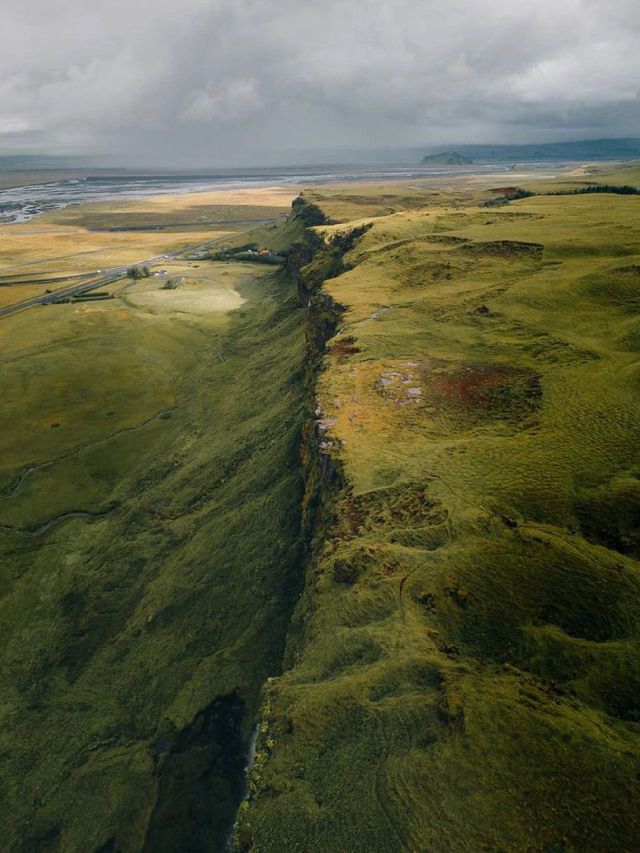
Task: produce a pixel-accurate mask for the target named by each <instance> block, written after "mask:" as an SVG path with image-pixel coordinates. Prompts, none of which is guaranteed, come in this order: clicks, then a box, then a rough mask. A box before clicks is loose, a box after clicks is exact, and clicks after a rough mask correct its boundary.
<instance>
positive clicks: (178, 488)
mask: <svg viewBox="0 0 640 853" xmlns="http://www.w3.org/2000/svg"><path fill="white" fill-rule="evenodd" d="M637 174H638V172H637V169H635V168H634V169H627V170H625V169H620V170H618V171H616V172H615V173H612V174H606V173H599V174H597V175H592V174H588V175H586V176H581V175H575V176H567V175H561V176H560V177H559V178H558V179H556V180H550V179H545V180H544V181H542V180H540V181H537V182H535V181H531V182H530V183H527V184H526V186H527V188H528V189H529V190H531V191H532V192H534V193H535V195H533V196H532V197H528V198H521V199H519V200H515V201H510V202H505V203H500V204H498V205H495V206H494V205H491V206H487V205H486V202H487V201H491V199H494V198H495V197H496V194H500V193H501V192H502V190H501V189H500V184H499V183H498V184H496V186H493V185H490V184H489V183H488V180H487V181H477V182H474V181H473V180H471V179H466V178H465V180H464V181H456V180H455V179H453V178H451V179H447V180H444V179H439V180H437V181H420V182H416V181H412V182H410V183H409V182H407V183H403V182H400V181H397V182H394V183H393V184H386V185H385V184H375V183H371V184H357V185H349V186H343V187H335V186H333V187H326V186H323V187H316V188H311V189H309V190H308V191H305V193H304V194H303V196H302V198H301V199H300V200H297V201H296V202H295V203H294V206H293V210H292V212H291V214H290V215H289V217H288V219H287V220H286V222H282V221H278V222H264V221H263V220H265V219H270V218H271V216H270V214H271V213H274V214H277V212H278V210H281V209H282V208H281V201H279V199H281V196H280V195H279V194H278V192H279V191H276V190H273V189H272V190H269V191H264V192H263V191H260V192H263V195H262V197H261V198H262V201H258V200H255V199H254V202H255V203H254V204H253V206H252V205H251V204H249V203H246V200H245V202H243V197H240V200H239V202H238V199H233V198H231V197H230V198H229V204H228V205H227V206H226V211H223V210H220V209H219V205H220V204H221V202H220V201H219V200H218V199H217V198H215V199H211V198H210V199H208V201H207V202H206V203H205V200H203V199H199V200H198V199H195V200H190V199H189V198H186V197H183V198H181V199H180V201H179V202H178V201H176V202H175V209H174V208H173V207H172V203H171V201H170V200H169V199H164V200H162V201H161V202H157V203H155V202H154V204H151V203H148V204H146V205H142V204H141V205H138V206H136V205H129V204H125V205H124V206H123V207H122V209H120V208H118V209H116V210H110V209H109V208H108V206H102V207H100V206H95V205H93V206H87V207H86V209H83V208H75V209H73V210H72V209H69V211H64V212H62V213H61V214H56V216H57V217H58V219H56V220H55V221H53V220H51V221H49V220H45V219H44V218H43V219H41V220H39V221H34V223H32V224H30V225H28V226H24V227H23V226H19V227H18V226H16V229H15V230H14V231H10V229H9V228H7V229H5V230H7V231H8V237H7V241H6V243H5V244H3V245H4V254H2V253H0V255H2V256H1V257H0V266H1V264H2V262H4V264H5V266H6V267H7V268H8V269H14V267H13V266H12V264H19V265H20V269H23V268H24V267H25V265H28V267H30V266H31V260H33V261H34V264H33V268H34V273H33V274H34V275H36V274H38V275H40V273H41V272H42V274H46V273H47V270H48V269H49V271H50V272H51V273H52V274H56V275H61V274H62V273H63V272H68V271H71V272H77V271H80V270H82V269H83V265H86V263H87V261H86V256H85V255H83V252H84V251H85V250H86V252H87V253H88V254H89V255H90V256H91V257H94V256H95V255H94V253H98V254H99V256H100V258H101V259H109V260H110V259H111V258H113V259H114V262H115V259H116V258H118V259H124V258H129V257H132V258H133V257H138V258H139V257H140V252H141V251H142V254H143V255H144V254H145V253H149V254H150V252H151V250H153V251H156V250H157V248H158V247H159V246H161V245H162V246H167V247H168V246H169V245H174V244H175V243H176V241H178V242H180V243H182V244H186V243H188V242H189V241H191V242H193V243H197V242H199V241H200V240H201V239H202V236H201V230H202V229H201V227H200V225H197V224H194V223H195V222H196V220H195V219H194V212H197V213H198V215H199V216H202V217H208V219H207V223H206V225H205V224H203V225H202V228H203V229H205V230H206V229H209V228H210V229H211V234H214V233H216V229H217V228H221V229H222V230H221V231H219V232H217V233H220V234H224V235H225V236H224V242H225V245H228V246H230V247H231V246H235V247H237V246H241V245H244V244H246V243H248V242H251V243H254V244H256V245H259V246H261V247H268V248H270V249H272V250H273V251H274V252H277V253H279V254H280V255H282V256H283V258H284V264H283V267H282V268H279V269H276V270H275V271H274V268H270V267H266V266H260V265H257V264H251V263H239V262H237V261H229V262H220V261H211V260H200V261H188V260H180V261H177V260H176V261H171V262H164V261H163V267H162V268H163V269H166V272H165V273H164V274H163V275H161V276H159V277H153V276H152V277H150V278H145V279H142V280H139V281H130V280H122V281H118V282H115V283H113V284H111V285H109V286H108V287H107V288H105V289H106V290H108V292H109V294H110V295H111V296H112V297H113V298H110V299H105V300H104V301H98V302H91V301H81V302H76V303H73V302H71V303H67V304H60V305H47V306H38V307H35V308H32V309H30V310H28V311H24V312H23V313H19V314H16V315H13V316H10V317H6V318H3V319H0V346H2V351H3V361H2V366H0V376H1V379H2V387H3V389H4V390H5V396H4V405H3V408H2V412H1V413H0V571H1V573H2V584H1V590H2V593H1V595H0V632H1V633H0V637H1V640H2V642H1V645H0V648H1V649H2V652H1V658H0V659H1V665H2V675H3V678H2V681H1V682H0V715H1V716H0V723H1V725H0V753H1V755H2V759H3V760H2V762H1V763H0V825H1V826H2V828H3V832H2V844H1V845H0V846H2V848H3V850H4V849H6V850H7V851H11V853H85V851H89V853H136V851H144V853H183V851H192V853H200V851H202V853H212V851H223V850H226V849H230V848H231V847H232V848H233V849H235V850H236V851H238V853H248V851H252V853H267V851H269V853H352V851H353V853H356V852H358V853H359V851H362V853H394V851H411V852H412V853H413V851H415V853H417V852H418V851H433V853H440V851H451V853H475V851H495V853H498V851H500V853H521V851H531V853H561V851H573V853H582V851H589V853H623V851H633V850H637V849H640V808H639V807H638V803H639V802H640V462H639V460H640V405H639V404H638V399H639V395H638V391H639V388H640V355H639V353H640V197H637V196H633V195H628V196H623V195H616V194H608V193H606V194H603V193H598V194H584V195H551V194H549V193H553V192H556V191H557V190H558V189H561V190H563V191H564V190H572V189H575V188H579V187H580V186H583V185H584V183H583V181H586V182H587V183H588V184H589V185H591V184H592V183H595V182H598V181H599V182H601V183H603V184H611V183H616V184H625V185H626V184H631V185H637V184H638V177H637ZM279 204H280V207H279ZM241 208H242V209H241ZM63 220H64V221H63ZM201 221H202V222H203V223H204V219H203V220H201ZM218 221H220V222H225V223H227V224H226V225H225V226H224V228H223V227H222V226H218V225H217V224H216V223H218ZM250 221H256V222H261V224H259V225H258V227H256V228H255V229H253V230H252V231H246V230H245V228H246V227H247V226H246V223H247V222H250ZM157 226H162V228H164V226H166V228H167V230H168V231H169V232H171V233H170V234H165V233H164V231H154V230H153V229H155V228H156V227H157ZM120 227H123V228H134V229H135V228H138V227H141V228H143V229H146V230H143V232H140V233H139V232H137V231H127V232H126V233H124V232H123V233H120V234H112V233H111V232H109V231H108V230H106V229H109V228H120ZM92 228H94V229H96V230H95V231H92V230H91V229H92ZM30 239H33V240H34V241H35V242H34V245H33V247H32V249H31V251H32V252H37V253H38V257H37V258H32V257H31V255H30V250H29V240H30ZM112 240H115V242H113V243H112ZM136 241H139V243H138V244H137V243H136ZM74 247H75V253H71V254H69V252H70V250H71V249H74ZM47 253H49V254H47ZM47 257H49V258H50V260H49V261H47ZM119 262H123V261H122V260H119ZM101 263H102V261H101ZM48 264H49V266H48ZM156 271H157V270H156ZM0 272H1V270H0ZM9 275H12V274H11V273H9ZM169 280H171V282H172V284H171V287H168V286H167V282H168V281H169ZM174 285H175V286H174ZM38 286H39V285H38ZM16 289H17V288H16ZM20 289H21V290H22V289H23V288H22V286H21V287H20ZM24 289H26V286H25V287H24ZM256 726H257V731H258V740H257V748H256V755H255V762H251V765H252V766H251V769H250V772H249V774H248V780H247V778H245V774H244V768H245V765H246V764H247V761H248V753H249V752H250V743H251V740H252V734H253V732H254V731H255V729H256ZM247 786H248V790H249V793H250V795H249V796H248V797H245V795H246V793H247ZM239 805H240V809H239V812H237V809H238V806H239ZM236 818H237V823H236V825H235V830H234V820H236ZM232 836H233V837H232Z"/></svg>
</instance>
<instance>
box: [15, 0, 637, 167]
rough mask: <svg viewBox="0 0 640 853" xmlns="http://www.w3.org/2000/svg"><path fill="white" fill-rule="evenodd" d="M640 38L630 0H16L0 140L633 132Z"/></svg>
mask: <svg viewBox="0 0 640 853" xmlns="http://www.w3.org/2000/svg"><path fill="white" fill-rule="evenodd" d="M6 5H9V4H8V3H7V4H6ZM639 48H640V7H639V6H638V5H637V4H636V3H635V2H627V0H608V2H607V0H537V2H529V0H527V2H524V0H447V2H442V0H438V2H432V0H394V2H390V0H375V2H374V0H340V2H338V0H324V2H322V3H319V2H317V0H315V2H306V1H305V0H295V2H294V0H233V2H231V0H181V3H179V4H178V3H176V2H175V0H172V2H167V0H102V2H100V3H94V4H87V2H86V0H57V2H56V0H25V2H22V3H17V2H16V3H11V8H9V9H5V10H3V26H2V31H1V32H0V146H2V147H3V148H5V149H7V148H8V147H10V146H11V147H13V148H16V147H18V146H19V145H20V144H21V143H22V144H25V145H31V146H34V147H38V148H40V149H43V148H46V149H48V150H77V151H80V150H95V149H96V148H98V149H100V150H103V151H111V152H114V153H118V152H123V153H130V154H131V155H134V156H137V157H140V156H142V155H143V154H144V153H145V152H149V156H152V157H153V156H158V157H165V158H166V157H173V159H185V160H188V159H189V157H192V156H193V157H197V158H199V159H200V160H203V159H207V158H208V159H216V158H217V159H218V160H220V159H227V160H233V159H234V158H235V159H237V158H238V157H243V156H249V157H250V156H252V155H255V154H258V153H259V152H264V151H265V150H268V149H277V148H291V147H302V146H305V145H312V146H315V147H319V146H323V145H327V146H333V147H337V146H340V145H357V146H363V145H375V144H379V145H391V144H393V145H398V146H402V145H414V144H423V143H426V144H428V143H436V144H437V143H439V142H441V141H445V140H465V141H473V140H476V141H483V140H486V141H489V140H502V141H520V140H524V139H532V138H543V137H546V138H554V137H562V136H576V135H580V134H587V135H594V134H596V135H602V136H618V135H627V134H636V133H639V132H640V118H639V116H638V99H639V93H638V89H639V85H640V84H639V81H640V49H639Z"/></svg>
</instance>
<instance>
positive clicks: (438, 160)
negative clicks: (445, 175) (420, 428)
mask: <svg viewBox="0 0 640 853" xmlns="http://www.w3.org/2000/svg"><path fill="white" fill-rule="evenodd" d="M422 162H423V163H428V164H434V165H435V164H439V165H442V166H470V165H471V164H472V163H473V160H471V159H469V157H463V156H462V154H458V152H457V151H442V152H441V153H440V154H426V155H425V156H424V157H423V158H422Z"/></svg>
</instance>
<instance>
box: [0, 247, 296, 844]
mask: <svg viewBox="0 0 640 853" xmlns="http://www.w3.org/2000/svg"><path fill="white" fill-rule="evenodd" d="M191 267H193V268H194V269H192V270H191V275H192V279H193V280H187V281H183V283H181V284H180V287H179V288H178V289H177V290H164V291H163V290H162V289H161V282H158V281H156V280H147V281H143V282H140V283H138V284H135V285H132V286H131V287H130V288H128V289H127V290H126V291H125V292H123V293H122V294H121V296H120V298H117V299H114V300H110V301H105V302H101V303H99V304H78V305H60V306H49V307H47V308H36V309H33V310H31V311H27V312H24V313H22V314H18V315H16V316H15V317H11V318H8V319H6V320H4V321H3V322H2V324H0V341H1V345H2V352H3V363H2V367H1V368H0V374H1V377H2V388H3V392H4V393H3V408H2V415H1V422H0V423H1V427H2V429H1V431H0V433H1V434H0V567H1V576H0V577H1V580H0V638H1V642H0V663H1V666H2V681H1V683H0V754H1V756H2V761H1V762H0V826H1V827H2V830H1V833H0V835H1V836H2V841H1V842H0V847H1V848H2V850H5V851H25V853H36V852H37V851H52V853H53V851H60V853H90V851H102V853H106V851H112V852H113V853H115V851H118V853H127V851H141V850H145V851H150V853H151V851H153V853H158V851H186V850H192V851H195V850H197V851H207V850H212V851H215V850H221V849H222V848H223V845H224V837H225V833H227V832H229V831H230V828H231V825H232V823H233V816H234V812H235V809H236V806H237V803H238V801H239V799H240V797H241V795H242V789H243V784H244V783H243V779H242V770H243V767H244V763H245V754H246V749H247V744H248V743H249V740H250V735H251V729H252V726H253V724H254V721H255V713H256V703H257V697H258V693H259V690H260V688H261V685H262V683H263V682H264V680H265V679H266V678H267V676H269V675H271V674H273V673H275V672H278V671H279V668H280V661H281V657H282V648H283V643H284V637H285V632H286V628H287V621H288V613H289V611H290V608H291V607H292V606H293V603H294V601H295V597H296V594H297V592H298V590H299V585H300V580H299V578H300V574H301V569H300V563H299V561H300V555H301V542H300V522H299V518H300V501H301V489H302V483H301V474H300V465H299V452H298V449H299V432H300V425H301V418H302V406H303V403H304V391H303V387H302V383H301V382H300V371H301V369H302V364H303V359H304V339H303V322H302V320H303V312H302V310H301V309H300V308H299V303H298V300H297V297H296V295H295V291H294V289H293V288H292V286H291V284H290V283H288V282H287V281H286V280H285V279H284V278H283V277H282V276H279V277H278V276H274V274H273V273H265V271H264V268H258V267H251V266H246V267H243V268H239V267H235V266H233V265H212V264H206V263H202V264H200V265H194V264H192V265H191ZM196 267H197V268H196ZM215 269H217V270H218V272H217V273H214V272H212V270H215ZM216 275H217V276H218V277H219V278H220V285H219V288H218V289H221V293H222V297H224V295H225V294H227V293H228V292H229V287H230V286H231V285H230V284H227V283H226V282H229V281H231V282H232V283H233V284H234V286H235V288H236V290H237V293H238V294H239V296H238V299H239V300H240V301H244V302H243V304H242V305H241V307H240V308H238V309H237V310H235V311H233V312H232V313H223V312H222V313H221V312H216V308H215V306H216V305H218V303H219V298H218V297H217V296H216V293H217V290H216V288H217V285H216V282H215V278H216ZM199 276H202V277H204V279H205V280H202V281H200V280H199V278H198V277H199ZM207 276H208V277H209V279H211V280H209V279H208V278H207ZM192 291H193V295H194V300H195V301H194V300H192V302H193V303H194V304H196V303H197V305H198V306H202V305H204V302H203V300H204V298H205V296H206V294H207V293H211V296H212V299H213V302H212V305H213V306H214V308H213V309H208V308H206V306H205V308H203V309H202V310H197V311H196V310H195V308H190V307H189V305H186V302H187V301H188V300H186V297H187V296H188V295H189V293H191V292H192ZM178 297H180V299H179V298H178ZM195 297H198V298H197V299H195Z"/></svg>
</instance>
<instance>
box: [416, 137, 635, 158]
mask: <svg viewBox="0 0 640 853" xmlns="http://www.w3.org/2000/svg"><path fill="white" fill-rule="evenodd" d="M452 153H455V154H457V155H458V156H460V157H462V158H465V162H474V163H504V162H507V163H508V162H512V161H513V162H519V163H526V162H536V161H541V160H542V161H553V160H633V159H636V158H640V139H585V140H578V141H575V142H543V143H539V144H526V145H456V147H455V152H452ZM439 156H441V155H440V154H437V153H436V154H427V155H426V156H425V157H424V158H423V159H422V162H423V163H434V162H443V161H437V160H435V159H433V158H434V157H435V158H437V157H439Z"/></svg>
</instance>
